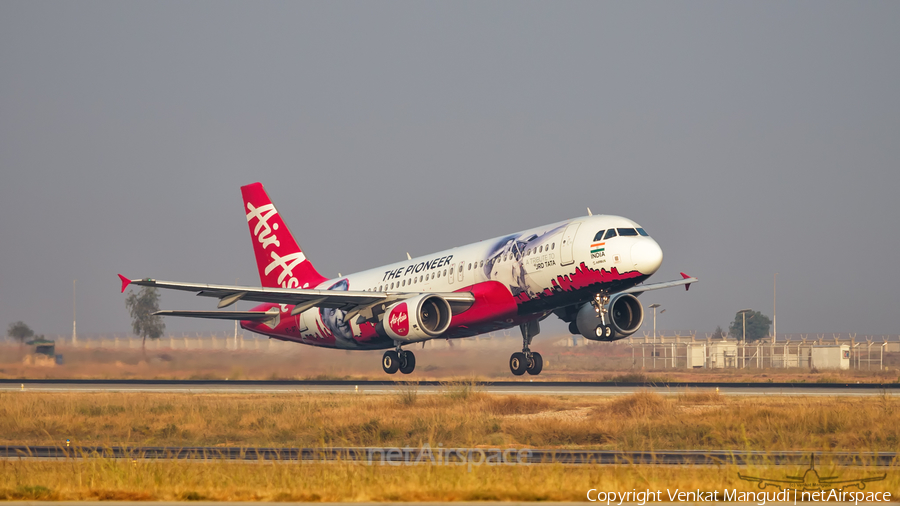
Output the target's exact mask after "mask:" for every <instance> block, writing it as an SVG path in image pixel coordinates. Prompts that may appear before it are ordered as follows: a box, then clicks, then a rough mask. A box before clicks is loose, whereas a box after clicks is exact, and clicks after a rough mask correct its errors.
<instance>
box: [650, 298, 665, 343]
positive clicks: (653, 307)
mask: <svg viewBox="0 0 900 506" xmlns="http://www.w3.org/2000/svg"><path fill="white" fill-rule="evenodd" d="M649 307H650V308H651V309H653V342H654V343H656V308H658V307H659V304H650V306H649ZM663 311H665V309H663Z"/></svg>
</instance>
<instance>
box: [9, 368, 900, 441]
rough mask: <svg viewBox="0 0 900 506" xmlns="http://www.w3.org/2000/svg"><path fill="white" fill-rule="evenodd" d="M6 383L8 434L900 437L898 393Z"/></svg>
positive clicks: (127, 437) (84, 437) (87, 437)
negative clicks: (181, 390)
mask: <svg viewBox="0 0 900 506" xmlns="http://www.w3.org/2000/svg"><path fill="white" fill-rule="evenodd" d="M444 390H445V391H444V392H443V393H440V394H419V393H418V391H417V389H416V387H415V385H414V384H412V385H407V386H403V387H399V388H398V390H397V393H395V394H393V395H355V394H305V393H304V394H173V393H42V392H28V391H26V392H4V393H0V444H49V445H55V444H64V442H65V441H66V439H70V440H72V442H73V443H75V444H104V445H120V444H133V445H175V446H195V445H196V446H215V445H228V446H236V445H245V446H276V447H331V446H398V447H402V446H405V445H411V446H419V445H422V444H425V443H428V444H430V445H431V446H432V447H437V446H438V445H439V444H441V445H443V446H444V447H451V446H452V447H473V446H491V447H509V446H515V447H523V446H528V447H552V448H593V449H614V450H653V449H657V450H662V449H726V450H727V449H733V450H760V451H783V450H835V451H837V450H840V451H900V400H898V399H896V398H894V397H892V396H891V395H889V394H885V395H883V396H880V397H876V398H872V397H865V398H851V397H839V398H833V397H824V398H823V397H790V398H784V397H775V398H746V397H724V396H719V395H718V394H715V393H711V394H706V393H705V394H699V393H684V394H681V395H675V396H660V395H657V394H653V393H638V394H634V395H628V396H623V397H616V398H602V397H593V396H571V397H556V396H507V395H491V394H486V393H483V392H479V391H478V389H477V387H472V386H471V385H469V384H466V383H449V384H447V386H446V388H445V389H444Z"/></svg>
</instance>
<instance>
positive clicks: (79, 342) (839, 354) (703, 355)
mask: <svg viewBox="0 0 900 506" xmlns="http://www.w3.org/2000/svg"><path fill="white" fill-rule="evenodd" d="M811 336H812V337H811ZM45 338H46V339H49V340H51V341H54V343H55V345H56V353H65V352H66V350H69V349H110V350H129V349H130V350H139V349H141V339H140V338H139V337H135V336H132V335H128V334H124V333H123V334H84V335H78V336H77V337H73V336H72V335H55V336H45ZM540 343H541V345H542V346H546V345H549V346H554V347H568V348H582V347H587V348H586V351H587V349H597V350H598V351H600V350H602V349H603V348H604V347H605V348H607V349H609V351H610V352H611V353H614V354H617V355H626V356H627V355H631V366H632V368H635V369H636V368H641V369H645V370H653V369H700V368H703V369H748V368H755V369H767V368H776V369H778V368H801V369H813V368H815V369H856V370H872V371H878V370H884V368H885V357H886V356H887V355H889V354H891V353H900V336H859V335H857V334H848V333H843V334H828V335H826V334H812V335H811V334H782V335H780V336H779V338H778V339H777V340H774V341H773V340H772V339H771V337H769V338H766V339H764V340H762V341H758V342H751V343H745V342H741V341H735V340H728V339H726V340H722V339H713V338H712V336H711V335H709V334H707V335H705V336H704V337H698V336H697V334H696V332H693V331H681V332H668V331H667V332H658V333H657V335H656V336H655V337H654V336H652V335H650V334H649V333H645V334H644V335H643V336H630V337H628V338H625V339H622V340H619V341H614V342H598V341H591V340H587V339H584V338H583V337H581V336H569V335H541V336H540ZM0 345H3V346H15V345H17V342H15V341H14V340H12V339H11V338H9V337H3V338H0ZM520 345H521V336H520V335H519V333H518V329H509V330H502V331H497V332H492V333H490V334H485V335H482V336H477V337H471V338H465V339H454V340H443V339H435V340H432V341H428V342H426V343H425V347H426V348H427V349H435V350H440V349H445V350H449V349H454V348H462V349H466V348H472V347H478V348H484V347H501V348H504V349H507V348H515V347H516V346H520ZM417 346H418V345H417ZM146 348H147V350H153V351H165V350H171V351H185V350H190V351H195V350H210V351H211V350H222V351H239V350H246V351H258V352H273V353H281V352H284V351H289V350H296V349H297V348H296V344H295V343H291V342H285V341H280V340H277V339H269V338H268V337H266V336H262V335H258V334H253V333H244V332H238V333H237V334H234V333H232V332H228V331H226V332H215V333H212V332H210V333H197V332H195V333H181V334H169V335H167V336H165V337H162V338H160V339H148V340H147V343H146ZM573 351H575V350H573Z"/></svg>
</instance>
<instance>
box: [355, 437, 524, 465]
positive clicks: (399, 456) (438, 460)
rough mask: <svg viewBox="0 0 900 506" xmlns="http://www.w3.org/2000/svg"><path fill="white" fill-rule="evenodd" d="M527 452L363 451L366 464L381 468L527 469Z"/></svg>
mask: <svg viewBox="0 0 900 506" xmlns="http://www.w3.org/2000/svg"><path fill="white" fill-rule="evenodd" d="M530 460H531V450H528V449H517V448H506V449H503V448H443V447H441V445H438V448H431V445H429V444H427V443H426V444H424V445H422V446H421V447H420V448H411V447H409V446H405V447H403V448H369V449H367V450H366V464H367V465H370V466H371V465H373V464H379V465H382V466H385V465H387V466H416V465H433V466H467V467H468V468H469V472H472V468H473V467H478V466H482V465H486V466H527V465H530V464H531V462H530Z"/></svg>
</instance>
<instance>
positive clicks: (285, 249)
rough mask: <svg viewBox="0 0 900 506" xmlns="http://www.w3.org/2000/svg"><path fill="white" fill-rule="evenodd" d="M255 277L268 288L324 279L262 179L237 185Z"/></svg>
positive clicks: (300, 285)
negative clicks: (242, 202)
mask: <svg viewBox="0 0 900 506" xmlns="http://www.w3.org/2000/svg"><path fill="white" fill-rule="evenodd" d="M241 195H242V196H243V197H244V214H245V215H246V216H247V226H248V227H250V239H251V240H252V241H253V253H254V255H256V267H257V268H258V269H259V280H260V281H261V282H262V286H264V287H268V288H314V287H315V286H316V285H318V284H319V283H321V282H322V281H325V280H326V278H325V277H323V276H322V275H321V274H319V273H318V272H317V271H316V269H315V267H313V266H312V264H311V263H310V262H309V260H307V259H306V255H304V254H303V251H302V250H301V249H300V246H299V245H298V244H297V241H296V240H294V236H293V235H291V231H290V230H288V227H287V225H286V224H285V223H284V220H282V219H281V215H280V214H278V210H277V209H275V204H273V203H272V200H271V199H270V198H269V195H268V194H267V193H266V190H265V188H263V185H262V183H253V184H249V185H247V186H242V187H241Z"/></svg>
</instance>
